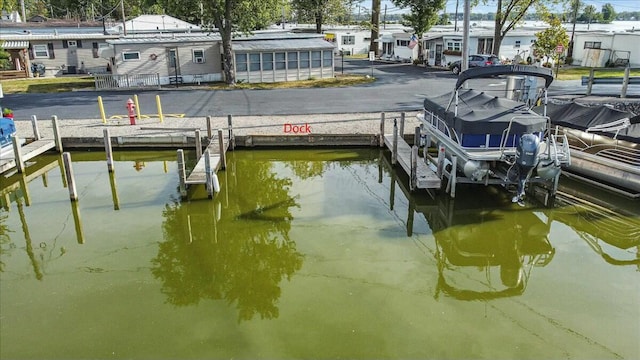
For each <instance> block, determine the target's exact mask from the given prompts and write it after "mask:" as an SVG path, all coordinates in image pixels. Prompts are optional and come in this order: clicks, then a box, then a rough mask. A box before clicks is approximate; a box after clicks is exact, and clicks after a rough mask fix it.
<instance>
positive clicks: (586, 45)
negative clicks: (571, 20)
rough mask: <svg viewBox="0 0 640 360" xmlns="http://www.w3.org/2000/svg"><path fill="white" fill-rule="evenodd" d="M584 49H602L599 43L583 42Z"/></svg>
mask: <svg viewBox="0 0 640 360" xmlns="http://www.w3.org/2000/svg"><path fill="white" fill-rule="evenodd" d="M584 48H585V49H600V48H602V42H601V41H585V42H584Z"/></svg>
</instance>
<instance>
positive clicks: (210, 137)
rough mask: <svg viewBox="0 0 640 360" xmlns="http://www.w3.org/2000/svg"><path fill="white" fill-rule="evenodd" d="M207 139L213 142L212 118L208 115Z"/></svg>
mask: <svg viewBox="0 0 640 360" xmlns="http://www.w3.org/2000/svg"><path fill="white" fill-rule="evenodd" d="M207 139H209V142H211V139H213V129H212V128H211V116H210V115H207Z"/></svg>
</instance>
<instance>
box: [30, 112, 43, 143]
mask: <svg viewBox="0 0 640 360" xmlns="http://www.w3.org/2000/svg"><path fill="white" fill-rule="evenodd" d="M31 127H32V128H33V138H34V139H36V140H40V139H41V136H40V129H38V117H37V116H35V115H31Z"/></svg>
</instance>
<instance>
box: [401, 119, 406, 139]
mask: <svg viewBox="0 0 640 360" xmlns="http://www.w3.org/2000/svg"><path fill="white" fill-rule="evenodd" d="M404 120H405V114H404V112H402V113H400V138H402V139H404Z"/></svg>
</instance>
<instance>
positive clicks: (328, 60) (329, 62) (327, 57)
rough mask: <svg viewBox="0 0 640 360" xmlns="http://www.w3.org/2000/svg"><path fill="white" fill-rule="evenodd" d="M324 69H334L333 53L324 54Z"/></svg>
mask: <svg viewBox="0 0 640 360" xmlns="http://www.w3.org/2000/svg"><path fill="white" fill-rule="evenodd" d="M322 57H323V59H322V67H326V68H332V67H333V51H331V50H325V51H323V52H322Z"/></svg>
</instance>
